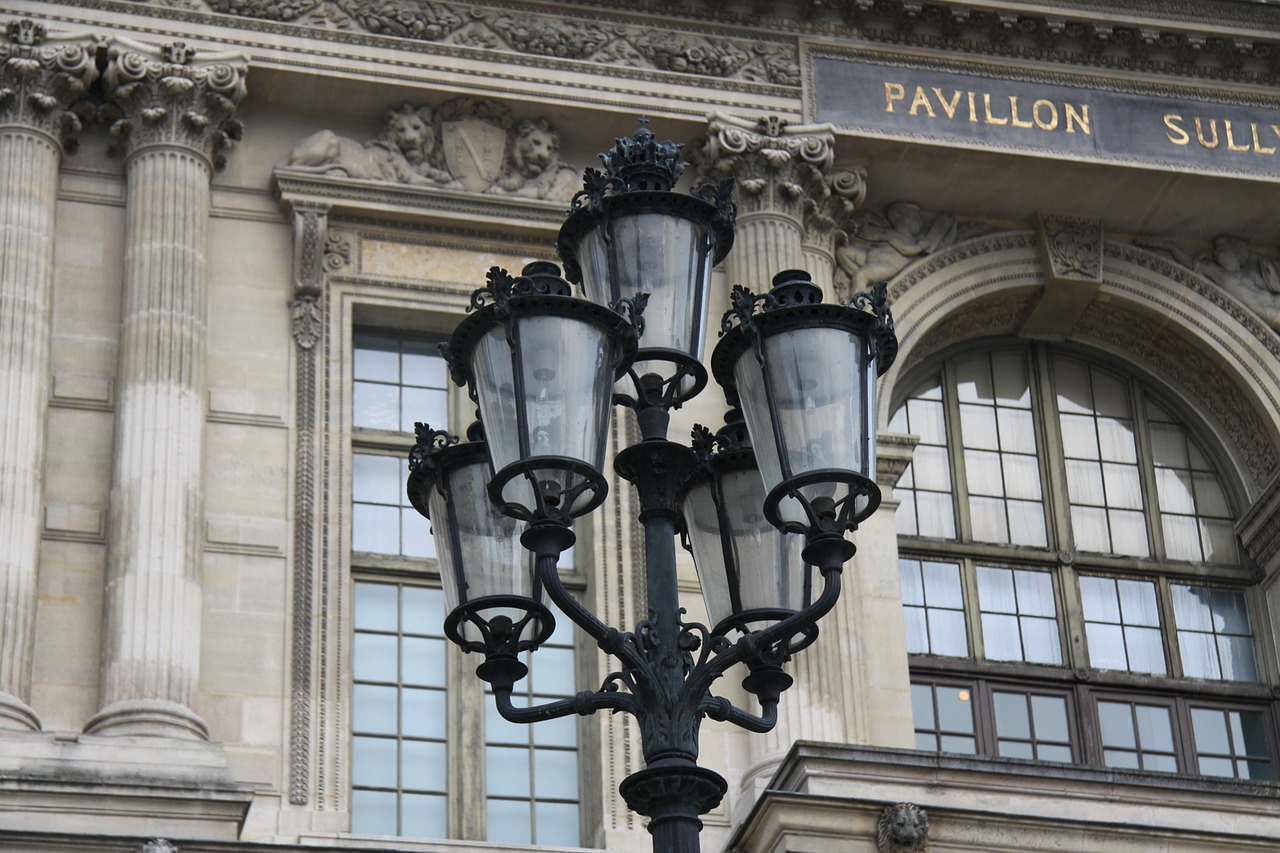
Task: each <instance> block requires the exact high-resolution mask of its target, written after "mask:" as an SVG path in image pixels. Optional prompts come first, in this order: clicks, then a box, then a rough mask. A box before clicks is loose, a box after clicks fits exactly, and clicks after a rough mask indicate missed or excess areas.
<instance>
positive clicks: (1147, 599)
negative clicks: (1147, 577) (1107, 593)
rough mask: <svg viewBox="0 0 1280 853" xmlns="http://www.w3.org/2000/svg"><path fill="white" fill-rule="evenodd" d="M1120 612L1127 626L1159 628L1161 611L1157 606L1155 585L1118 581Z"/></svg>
mask: <svg viewBox="0 0 1280 853" xmlns="http://www.w3.org/2000/svg"><path fill="white" fill-rule="evenodd" d="M1116 590H1117V592H1118V593H1119V596H1120V610H1121V611H1122V612H1123V613H1124V622H1125V624H1126V625H1145V626H1151V627H1159V625H1160V610H1159V607H1158V606H1157V604H1156V588H1155V584H1152V583H1148V582H1147V581H1128V580H1118V581H1116Z"/></svg>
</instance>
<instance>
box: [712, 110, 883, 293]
mask: <svg viewBox="0 0 1280 853" xmlns="http://www.w3.org/2000/svg"><path fill="white" fill-rule="evenodd" d="M707 131H708V132H707V141H706V144H705V147H704V149H703V152H702V158H701V160H702V169H703V171H704V172H705V173H707V174H709V175H714V176H726V175H732V176H733V177H734V178H735V180H736V185H737V201H738V224H737V228H736V234H735V238H734V248H733V251H732V252H731V253H730V254H729V258H728V261H727V263H728V268H729V276H730V279H731V280H732V281H733V283H734V284H743V285H746V286H747V287H749V288H751V289H752V290H754V291H756V292H762V291H765V290H768V289H769V283H770V281H771V280H772V278H773V276H774V274H775V273H778V272H781V271H782V270H786V269H805V270H808V271H809V273H810V274H811V275H812V276H813V280H814V282H815V283H817V284H818V286H819V287H821V288H823V290H824V291H826V292H827V293H828V297H830V296H831V285H832V278H833V273H834V271H835V243H836V240H837V239H838V238H839V237H840V236H841V234H840V231H839V227H838V223H840V222H843V221H844V220H845V219H846V218H847V217H848V216H849V214H851V213H852V212H853V210H854V208H856V207H857V205H859V204H861V203H862V199H863V197H864V196H865V195H866V184H865V181H864V178H865V176H866V173H865V170H864V169H862V168H861V167H851V168H837V167H836V166H835V154H834V145H835V133H834V131H833V129H832V126H831V125H829V124H810V125H790V124H788V123H787V122H785V121H782V120H780V119H777V118H769V119H761V120H759V121H748V120H746V119H740V118H735V117H733V116H728V115H724V114H723V113H717V114H715V115H714V116H712V118H711V120H710V122H709V125H708V128H707Z"/></svg>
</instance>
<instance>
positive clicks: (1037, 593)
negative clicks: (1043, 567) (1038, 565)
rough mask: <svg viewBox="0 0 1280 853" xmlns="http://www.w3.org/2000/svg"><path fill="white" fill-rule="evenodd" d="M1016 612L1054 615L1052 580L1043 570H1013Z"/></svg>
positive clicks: (1030, 614)
mask: <svg viewBox="0 0 1280 853" xmlns="http://www.w3.org/2000/svg"><path fill="white" fill-rule="evenodd" d="M1013 576H1014V584H1015V587H1016V589H1017V595H1018V612H1019V613H1022V614H1024V615H1028V616H1054V615H1056V614H1055V610H1054V606H1053V581H1052V580H1051V579H1050V577H1049V575H1048V574H1047V573H1045V572H1014V573H1013Z"/></svg>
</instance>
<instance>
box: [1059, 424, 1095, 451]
mask: <svg viewBox="0 0 1280 853" xmlns="http://www.w3.org/2000/svg"><path fill="white" fill-rule="evenodd" d="M1061 420H1062V452H1063V454H1064V455H1066V456H1068V457H1070V458H1072V459H1098V458H1099V455H1100V454H1099V452H1098V436H1097V433H1096V432H1095V430H1094V425H1093V418H1091V417H1089V416H1087V415H1062V416H1061Z"/></svg>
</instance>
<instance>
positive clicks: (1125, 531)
mask: <svg viewBox="0 0 1280 853" xmlns="http://www.w3.org/2000/svg"><path fill="white" fill-rule="evenodd" d="M1107 520H1108V521H1109V522H1110V523H1111V551H1112V553H1115V554H1125V555H1127V556H1130V557H1146V556H1148V555H1149V554H1150V553H1151V551H1150V548H1148V547H1147V519H1146V516H1144V515H1143V514H1142V513H1140V512H1126V511H1124V510H1119V509H1113V510H1109V511H1108V512H1107Z"/></svg>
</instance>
